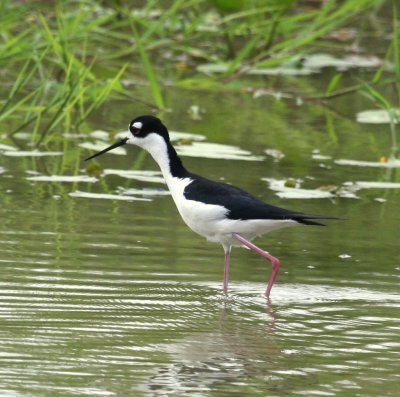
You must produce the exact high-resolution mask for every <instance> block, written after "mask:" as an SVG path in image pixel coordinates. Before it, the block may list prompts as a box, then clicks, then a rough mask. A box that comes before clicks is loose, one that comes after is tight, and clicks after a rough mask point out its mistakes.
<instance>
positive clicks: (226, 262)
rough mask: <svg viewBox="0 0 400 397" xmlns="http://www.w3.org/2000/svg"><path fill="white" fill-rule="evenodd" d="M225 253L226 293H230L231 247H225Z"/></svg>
mask: <svg viewBox="0 0 400 397" xmlns="http://www.w3.org/2000/svg"><path fill="white" fill-rule="evenodd" d="M224 251H225V266H224V293H225V295H226V294H227V293H228V283H229V261H230V256H231V247H226V246H224Z"/></svg>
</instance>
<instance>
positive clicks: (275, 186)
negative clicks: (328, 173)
mask: <svg viewBox="0 0 400 397" xmlns="http://www.w3.org/2000/svg"><path fill="white" fill-rule="evenodd" d="M261 179H262V180H263V181H266V182H268V184H269V188H270V189H271V190H274V191H276V192H277V193H276V195H277V196H278V197H280V198H286V199H325V198H334V197H338V196H339V197H345V198H358V197H357V196H356V195H355V194H354V193H353V192H351V191H347V190H346V189H341V188H338V187H336V186H330V187H329V189H327V188H326V187H320V188H316V189H302V188H300V187H298V186H300V181H299V180H296V181H297V182H296V186H297V187H288V186H287V180H285V179H281V180H278V179H274V178H261Z"/></svg>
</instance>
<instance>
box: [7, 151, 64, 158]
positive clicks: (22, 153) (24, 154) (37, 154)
mask: <svg viewBox="0 0 400 397" xmlns="http://www.w3.org/2000/svg"><path fill="white" fill-rule="evenodd" d="M3 154H4V156H9V157H43V156H62V155H63V154H64V153H63V152H40V151H39V150H31V151H24V150H9V151H6V152H4V153H3Z"/></svg>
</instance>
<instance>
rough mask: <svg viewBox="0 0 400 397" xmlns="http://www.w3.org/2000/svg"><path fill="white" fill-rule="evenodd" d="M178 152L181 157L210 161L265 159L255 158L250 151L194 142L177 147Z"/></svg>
mask: <svg viewBox="0 0 400 397" xmlns="http://www.w3.org/2000/svg"><path fill="white" fill-rule="evenodd" d="M176 151H177V152H178V154H179V155H181V156H187V157H200V158H209V159H223V160H244V161H261V160H264V158H265V157H264V156H255V155H253V154H252V153H251V152H249V151H248V150H243V149H240V148H238V147H236V146H230V145H222V144H220V143H207V142H193V144H192V145H181V146H177V147H176Z"/></svg>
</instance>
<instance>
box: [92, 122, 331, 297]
mask: <svg viewBox="0 0 400 397" xmlns="http://www.w3.org/2000/svg"><path fill="white" fill-rule="evenodd" d="M127 143H129V144H132V145H137V146H139V147H141V148H143V149H145V150H147V151H148V152H149V153H150V154H151V156H152V157H153V159H154V160H155V161H156V162H157V164H158V165H159V167H160V169H161V172H162V174H163V176H164V179H165V182H166V183H167V185H168V189H169V191H170V192H171V195H172V198H173V199H174V201H175V204H176V206H177V208H178V211H179V213H180V215H181V217H182V219H183V220H184V222H185V223H186V224H187V225H188V226H189V227H190V228H191V229H192V230H193V231H194V232H196V233H198V234H200V235H201V236H203V237H205V238H206V239H207V240H209V241H212V242H216V243H220V244H222V246H223V248H224V252H225V267H224V292H225V293H227V291H228V280H229V262H230V254H231V250H232V247H233V246H244V247H247V248H249V249H250V250H251V251H253V252H255V253H256V254H258V255H260V256H262V257H263V258H265V259H266V260H268V261H269V262H271V264H272V274H271V277H270V279H269V281H268V284H267V288H266V290H265V295H266V296H267V297H269V295H270V292H271V288H272V286H273V285H274V282H275V279H276V276H277V274H278V271H279V266H280V262H279V260H278V258H275V257H274V256H272V255H271V254H270V253H269V252H267V251H264V250H262V249H261V248H259V247H257V246H256V245H254V244H253V243H252V242H251V241H252V240H253V239H254V238H256V237H258V236H261V235H262V234H264V233H268V232H270V231H272V230H276V229H280V228H283V227H288V226H294V225H299V224H300V225H318V226H324V225H323V224H321V223H319V222H316V220H319V219H337V218H335V217H331V216H323V215H312V214H304V213H302V212H294V211H290V210H287V209H284V208H279V207H276V206H273V205H269V204H266V203H264V202H263V201H261V200H259V199H258V198H256V197H254V196H252V195H251V194H250V193H247V192H246V191H244V190H242V189H239V188H237V187H235V186H232V185H228V184H226V183H221V182H214V181H211V180H209V179H207V178H204V177H202V176H199V175H196V174H193V173H191V172H190V171H188V170H187V169H186V168H185V167H184V166H183V164H182V161H181V159H180V158H179V156H178V154H177V153H176V151H175V149H174V147H173V146H172V144H171V142H170V139H169V134H168V130H167V128H166V127H165V126H164V124H163V123H162V122H161V120H160V119H158V118H157V117H154V116H140V117H137V118H135V119H134V120H133V121H132V122H131V123H130V124H129V132H128V136H127V137H126V138H123V139H121V140H120V141H118V142H116V143H114V144H113V145H111V146H109V147H108V148H106V149H104V150H102V151H100V152H98V153H96V154H94V155H92V156H90V157H88V158H87V159H85V160H90V159H92V158H94V157H97V156H100V155H102V154H104V153H106V152H108V151H110V150H112V149H114V148H117V147H119V146H122V145H125V144H127Z"/></svg>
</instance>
